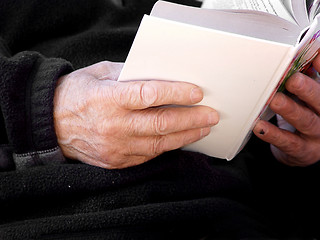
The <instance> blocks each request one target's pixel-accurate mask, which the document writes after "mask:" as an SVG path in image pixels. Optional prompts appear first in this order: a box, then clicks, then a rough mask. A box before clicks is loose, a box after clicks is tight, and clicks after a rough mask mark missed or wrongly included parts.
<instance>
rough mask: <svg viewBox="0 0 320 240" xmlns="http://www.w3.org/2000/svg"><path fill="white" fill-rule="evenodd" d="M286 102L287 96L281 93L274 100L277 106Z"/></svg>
mask: <svg viewBox="0 0 320 240" xmlns="http://www.w3.org/2000/svg"><path fill="white" fill-rule="evenodd" d="M284 103H285V97H284V95H283V94H281V93H279V94H278V95H277V97H276V99H275V101H274V104H275V105H276V106H277V107H281V106H283V105H284Z"/></svg>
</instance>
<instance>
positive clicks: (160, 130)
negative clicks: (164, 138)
mask: <svg viewBox="0 0 320 240" xmlns="http://www.w3.org/2000/svg"><path fill="white" fill-rule="evenodd" d="M169 118H170V115H169V113H168V111H166V110H165V109H159V110H158V112H157V114H156V115H155V117H154V121H153V131H154V133H155V134H156V135H165V134H167V132H168V119H169Z"/></svg>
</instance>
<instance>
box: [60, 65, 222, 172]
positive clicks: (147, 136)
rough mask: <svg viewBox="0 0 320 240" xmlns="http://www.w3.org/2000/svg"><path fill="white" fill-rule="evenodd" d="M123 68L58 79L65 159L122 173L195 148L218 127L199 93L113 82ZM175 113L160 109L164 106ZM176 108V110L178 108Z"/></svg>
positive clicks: (184, 87) (186, 87) (176, 85)
mask: <svg viewBox="0 0 320 240" xmlns="http://www.w3.org/2000/svg"><path fill="white" fill-rule="evenodd" d="M121 68H122V64H121V63H113V62H100V63H97V64H95V65H92V66H89V67H86V68H83V69H79V70H77V71H75V72H72V73H70V74H68V75H66V76H63V77H61V78H60V79H59V81H58V85H57V88H56V91H55V96H54V122H55V130H56V134H57V139H58V143H59V146H60V147H61V149H62V152H63V154H64V155H65V156H67V157H69V158H73V159H78V160H80V161H82V162H84V163H87V164H91V165H95V166H100V167H104V168H109V169H112V168H124V167H130V166H134V165H137V164H140V163H143V162H145V161H148V160H150V159H152V158H154V157H156V156H157V155H159V154H161V153H163V152H165V151H169V150H173V149H177V148H180V147H182V146H184V145H187V144H190V143H192V142H195V141H197V140H199V139H201V138H203V137H205V136H206V135H208V134H209V132H210V127H211V126H213V125H215V124H217V122H218V120H219V117H218V114H217V112H216V111H214V110H213V109H212V108H209V107H205V106H193V107H183V106H182V105H192V104H195V103H198V102H199V101H201V99H202V97H203V93H202V91H201V90H200V89H199V87H197V86H195V85H193V84H189V83H183V82H168V81H132V82H117V81H116V80H117V78H118V76H119V74H120V71H121ZM170 104H173V105H175V106H174V107H169V106H167V107H158V106H163V105H170ZM178 105H180V106H178Z"/></svg>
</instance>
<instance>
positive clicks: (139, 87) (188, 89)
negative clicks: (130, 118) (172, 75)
mask: <svg viewBox="0 0 320 240" xmlns="http://www.w3.org/2000/svg"><path fill="white" fill-rule="evenodd" d="M112 93H113V100H114V101H115V102H116V103H117V104H118V106H120V107H122V108H126V109H145V108H148V107H154V106H162V105H168V104H176V105H190V104H194V103H197V102H200V101H201V100H202V98H203V92H202V91H201V89H200V88H199V87H197V86H195V85H194V84H191V83H184V82H169V81H132V82H117V84H116V85H115V88H114V90H113V91H112Z"/></svg>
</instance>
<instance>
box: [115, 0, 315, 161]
mask: <svg viewBox="0 0 320 240" xmlns="http://www.w3.org/2000/svg"><path fill="white" fill-rule="evenodd" d="M231 2H232V3H233V4H235V5H234V6H235V7H234V6H233V7H232V4H231V5H230V3H231ZM237 2H239V3H241V5H240V7H241V8H242V7H246V8H247V9H240V8H239V6H237V5H236V3H237ZM245 2H250V3H254V2H255V4H254V5H256V6H254V5H252V6H251V5H247V4H245ZM317 2H319V1H304V0H292V1H290V0H283V1H278V0H274V1H272V0H260V1H258V0H256V1H254V0H251V1H245V0H243V1H240V0H238V1H237V0H233V1H215V0H205V1H204V2H203V7H206V8H196V7H190V6H184V5H179V4H173V3H170V2H165V1H158V2H157V3H156V4H155V5H154V7H153V10H152V12H151V14H150V15H145V16H144V17H143V19H142V22H141V24H140V27H139V29H138V32H137V35H136V37H135V40H134V42H133V45H132V47H131V50H130V52H129V54H128V57H127V59H126V62H125V65H124V68H123V70H122V72H121V74H120V77H119V81H129V80H151V79H154V80H167V81H185V82H191V83H194V84H196V85H198V86H200V87H201V88H202V89H203V91H204V93H205V96H204V99H203V101H202V102H201V103H200V104H203V105H208V106H210V107H212V108H214V109H216V110H217V111H218V113H219V115H220V122H219V123H218V124H217V125H216V126H214V127H213V128H212V131H211V133H210V134H209V136H207V137H206V138H204V139H202V140H200V141H198V142H196V143H193V144H190V145H188V146H186V147H185V149H187V150H191V151H197V152H202V153H205V154H207V155H210V156H214V157H218V158H225V159H228V160H230V159H232V158H233V157H234V156H235V155H236V154H237V153H238V152H239V151H240V150H241V149H242V147H243V146H244V145H245V143H246V142H247V140H248V138H249V137H250V135H251V132H252V129H253V127H254V125H255V123H256V121H257V119H259V118H266V117H267V116H269V117H270V114H266V113H267V112H268V111H266V110H267V109H268V107H267V106H268V104H269V102H270V100H271V98H272V97H273V95H274V94H275V92H276V91H277V90H278V89H279V88H280V89H281V88H283V84H284V82H285V80H286V79H287V78H288V77H289V76H291V75H292V74H293V73H295V72H297V71H303V70H304V69H305V68H306V67H307V66H308V63H309V62H310V61H311V60H312V59H313V58H314V57H315V56H316V54H317V53H318V48H319V47H320V42H319V41H318V37H319V35H320V31H319V30H320V24H319V16H318V15H317V12H318V10H319V9H318V5H319V3H317ZM216 3H218V5H216ZM262 3H263V4H264V8H262V7H261V9H260V8H258V7H257V6H258V5H259V4H262ZM219 4H220V5H219ZM221 4H222V6H221ZM263 4H262V5H263ZM267 4H268V5H267ZM230 6H231V9H224V8H225V7H230ZM214 7H216V8H218V9H212V8H214ZM207 8H211V9H207ZM258 10H259V11H258ZM185 121H188V119H186V120H185Z"/></svg>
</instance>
